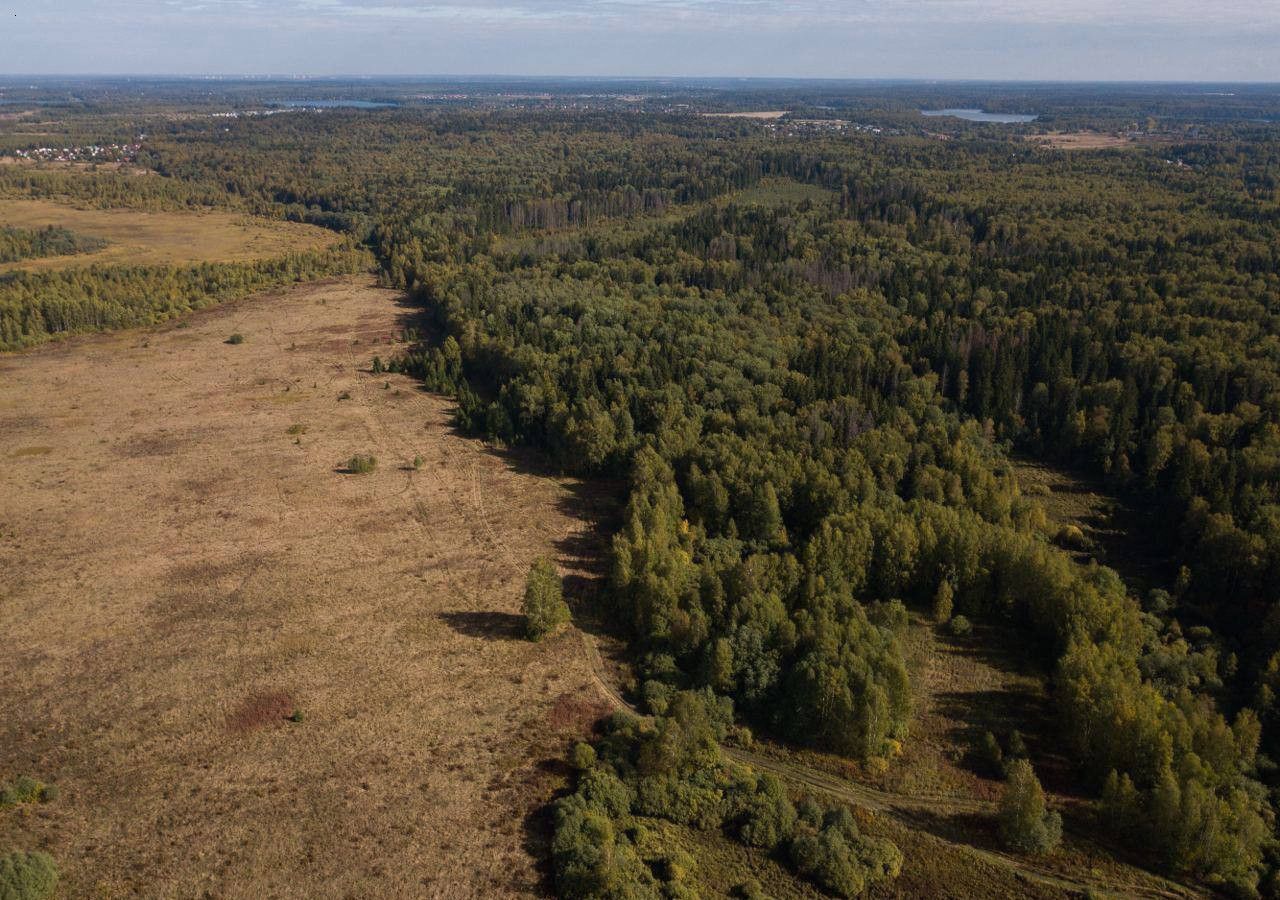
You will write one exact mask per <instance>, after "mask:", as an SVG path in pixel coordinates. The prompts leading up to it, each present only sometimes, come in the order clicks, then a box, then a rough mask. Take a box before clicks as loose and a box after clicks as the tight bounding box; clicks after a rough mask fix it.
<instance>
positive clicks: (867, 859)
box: [788, 807, 902, 897]
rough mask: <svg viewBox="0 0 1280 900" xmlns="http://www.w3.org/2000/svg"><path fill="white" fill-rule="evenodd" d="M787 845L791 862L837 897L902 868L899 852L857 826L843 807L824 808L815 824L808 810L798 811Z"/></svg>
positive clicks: (849, 894) (855, 892)
mask: <svg viewBox="0 0 1280 900" xmlns="http://www.w3.org/2000/svg"><path fill="white" fill-rule="evenodd" d="M801 821H802V822H803V823H804V824H802V825H800V826H797V828H796V834H795V837H794V838H792V840H791V845H790V847H789V848H788V850H789V856H790V859H791V863H792V865H793V866H794V867H795V869H796V871H798V872H800V873H801V874H803V875H805V876H806V877H808V878H809V879H811V880H812V881H814V882H815V883H817V884H818V885H820V886H821V887H823V888H825V889H826V890H827V891H829V892H830V893H832V894H835V895H836V896H837V897H856V896H857V895H859V894H861V893H862V892H863V891H864V890H866V888H867V886H868V885H870V884H873V883H875V882H877V881H881V880H884V879H887V878H896V877H897V876H898V873H899V872H901V871H902V853H901V852H900V851H899V850H898V848H897V847H895V846H894V845H893V844H891V843H889V842H888V841H882V840H877V839H875V838H870V837H867V836H865V835H863V834H861V832H859V830H858V826H857V825H856V824H855V823H854V821H853V816H852V814H850V812H849V810H848V809H847V808H845V807H836V808H833V809H831V810H828V811H827V813H826V814H825V815H824V816H823V817H822V824H821V825H820V826H819V827H817V828H815V827H814V826H813V825H812V824H811V822H812V814H811V813H809V814H808V815H802V816H801Z"/></svg>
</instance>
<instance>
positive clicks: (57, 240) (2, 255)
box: [0, 225, 107, 263]
mask: <svg viewBox="0 0 1280 900" xmlns="http://www.w3.org/2000/svg"><path fill="white" fill-rule="evenodd" d="M106 245H107V242H106V241H104V240H102V239H101V238H96V237H90V236H88V235H83V234H76V233H75V232H74V231H69V230H68V229H66V228H60V227H58V226H57V225H46V226H45V227H43V228H12V227H9V226H3V227H0V263H8V262H17V261H18V260H22V259H39V258H40V257H44V256H66V255H68V254H71V253H92V252H93V251H94V250H101V249H102V248H103V247H105V246H106Z"/></svg>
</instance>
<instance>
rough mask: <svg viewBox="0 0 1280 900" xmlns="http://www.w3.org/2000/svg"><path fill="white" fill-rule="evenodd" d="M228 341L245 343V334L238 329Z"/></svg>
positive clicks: (230, 342) (229, 342)
mask: <svg viewBox="0 0 1280 900" xmlns="http://www.w3.org/2000/svg"><path fill="white" fill-rule="evenodd" d="M226 343H228V344H243V343H244V335H243V334H241V333H240V332H238V331H237V332H236V333H235V334H233V335H231V337H229V338H227V340H226Z"/></svg>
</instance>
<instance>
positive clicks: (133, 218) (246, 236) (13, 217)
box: [0, 198, 339, 272]
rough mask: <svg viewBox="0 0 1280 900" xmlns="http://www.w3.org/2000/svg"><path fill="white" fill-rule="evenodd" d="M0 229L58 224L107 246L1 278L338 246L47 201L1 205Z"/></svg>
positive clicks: (260, 222) (244, 224)
mask: <svg viewBox="0 0 1280 900" xmlns="http://www.w3.org/2000/svg"><path fill="white" fill-rule="evenodd" d="M0 224H4V225H9V226H13V227H17V228H39V227H41V226H44V225H60V226H62V227H63V228H68V229H70V230H71V231H75V232H78V233H80V234H86V235H89V236H91V237H98V238H102V239H104V240H106V241H108V242H109V244H108V246H107V247H104V248H103V249H102V250H99V251H98V252H96V253H81V254H76V255H74V256H55V257H48V258H45V259H33V260H23V261H21V262H16V263H9V264H7V265H4V266H0V272H4V271H13V270H15V269H23V270H26V271H46V270H49V269H63V268H66V267H68V266H87V265H94V264H102V265H187V264H192V263H203V262H247V261H251V260H257V259H268V258H270V257H273V256H280V255H282V254H284V253H288V252H290V251H306V250H318V249H321V248H324V247H328V246H331V245H333V244H336V243H337V242H338V240H339V236H338V235H337V234H336V233H334V232H331V231H326V230H325V229H323V228H317V227H315V226H313V225H303V224H300V223H296V222H279V221H273V220H271V219H262V218H254V217H251V216H246V215H242V214H239V213H230V212H216V211H202V212H144V211H140V210H134V209H77V208H76V207H74V206H70V205H67V204H63V203H55V202H53V201H50V200H25V199H16V198H0Z"/></svg>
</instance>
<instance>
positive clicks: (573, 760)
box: [569, 741, 596, 772]
mask: <svg viewBox="0 0 1280 900" xmlns="http://www.w3.org/2000/svg"><path fill="white" fill-rule="evenodd" d="M595 764H596V748H595V747H592V746H591V745H590V744H588V743H587V742H586V741H578V743H576V744H574V745H573V749H572V750H570V751H569V765H571V766H573V767H574V768H575V769H577V770H578V771H579V772H585V771H587V770H588V769H590V768H591V767H592V766H594V765H595Z"/></svg>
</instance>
